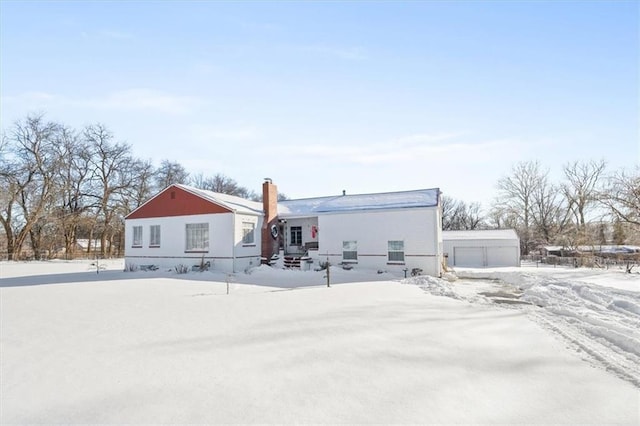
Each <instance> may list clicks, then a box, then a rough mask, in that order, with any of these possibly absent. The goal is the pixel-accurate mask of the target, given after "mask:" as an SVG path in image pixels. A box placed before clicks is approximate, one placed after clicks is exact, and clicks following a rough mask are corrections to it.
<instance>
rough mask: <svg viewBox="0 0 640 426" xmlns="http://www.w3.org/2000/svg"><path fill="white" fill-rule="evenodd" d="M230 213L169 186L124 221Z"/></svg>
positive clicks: (176, 187) (221, 207)
mask: <svg viewBox="0 0 640 426" xmlns="http://www.w3.org/2000/svg"><path fill="white" fill-rule="evenodd" d="M211 213H232V210H231V209H228V208H227V207H224V206H221V205H219V204H216V203H214V202H213V201H211V200H207V199H204V198H202V197H199V196H197V195H195V194H193V193H191V192H189V191H185V190H184V189H182V188H180V187H179V186H177V185H171V186H169V187H168V188H166V189H165V190H164V191H162V192H160V193H159V194H158V195H156V196H155V197H153V198H152V199H150V200H149V201H147V202H146V203H144V204H143V205H141V206H140V207H138V208H137V209H136V210H134V211H133V212H131V213H130V214H129V215H128V216H127V217H126V219H144V218H149V217H167V216H188V215H196V214H211Z"/></svg>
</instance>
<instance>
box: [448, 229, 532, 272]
mask: <svg viewBox="0 0 640 426" xmlns="http://www.w3.org/2000/svg"><path fill="white" fill-rule="evenodd" d="M442 241H443V244H444V253H445V256H446V258H447V265H449V266H460V267H473V268H478V267H497V266H520V239H519V238H518V234H517V233H516V231H515V230H513V229H493V230H473V231H443V232H442Z"/></svg>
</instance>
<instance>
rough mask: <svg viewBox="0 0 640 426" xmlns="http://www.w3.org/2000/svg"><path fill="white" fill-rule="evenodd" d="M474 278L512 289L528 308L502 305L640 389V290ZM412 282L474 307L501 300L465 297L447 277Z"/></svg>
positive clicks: (494, 275) (513, 277) (517, 276)
mask: <svg viewBox="0 0 640 426" xmlns="http://www.w3.org/2000/svg"><path fill="white" fill-rule="evenodd" d="M469 278H473V279H474V280H478V279H480V280H482V281H484V284H487V283H489V284H493V285H495V286H499V287H501V289H500V291H505V287H506V288H508V287H511V288H512V290H513V294H514V295H521V296H520V300H521V301H523V302H526V304H500V305H499V306H500V307H502V308H505V309H518V310H521V311H523V312H524V313H525V314H527V315H528V316H529V318H531V319H532V320H533V321H535V322H537V323H538V324H540V325H541V326H542V327H544V328H545V329H547V330H549V331H551V332H552V333H553V334H555V335H557V336H559V337H560V338H562V339H563V340H564V341H565V342H567V343H568V344H569V346H570V347H572V348H573V349H574V350H575V351H577V352H578V353H579V354H580V355H581V357H582V358H583V359H585V360H587V361H588V362H590V363H591V364H592V365H595V366H598V367H600V368H604V369H606V370H608V371H610V372H611V373H613V374H615V375H616V376H618V377H620V378H622V379H624V380H626V381H628V382H630V383H632V384H633V385H634V386H636V387H640V292H633V291H625V290H619V289H615V288H611V287H605V286H599V285H595V284H588V283H584V282H581V281H574V280H567V279H556V278H553V277H548V276H538V275H527V274H523V273H512V272H508V273H500V272H476V271H474V272H473V273H472V275H471V276H470V277H469ZM496 279H498V280H500V281H496ZM407 281H409V282H410V283H412V284H415V285H418V286H419V287H421V288H422V289H423V290H425V291H426V292H428V293H431V294H434V295H438V296H445V297H452V298H455V299H462V300H467V301H468V302H471V303H483V304H484V303H491V304H494V302H499V300H497V299H492V298H491V297H485V296H482V295H481V294H480V291H481V290H479V291H478V293H477V294H468V293H466V294H463V292H460V291H457V290H460V287H459V286H457V285H456V283H452V282H449V281H445V280H442V279H437V278H433V277H416V278H412V279H410V280H407ZM485 294H487V293H486V292H485Z"/></svg>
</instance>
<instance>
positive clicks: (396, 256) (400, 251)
mask: <svg viewBox="0 0 640 426" xmlns="http://www.w3.org/2000/svg"><path fill="white" fill-rule="evenodd" d="M388 250H389V262H404V241H389V242H388Z"/></svg>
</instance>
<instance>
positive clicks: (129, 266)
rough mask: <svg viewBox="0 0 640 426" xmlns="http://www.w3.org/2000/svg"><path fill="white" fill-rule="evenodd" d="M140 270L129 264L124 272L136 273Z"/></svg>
mask: <svg viewBox="0 0 640 426" xmlns="http://www.w3.org/2000/svg"><path fill="white" fill-rule="evenodd" d="M137 270H138V265H136V264H133V263H128V264H126V265H124V271H125V272H135V271H137Z"/></svg>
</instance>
